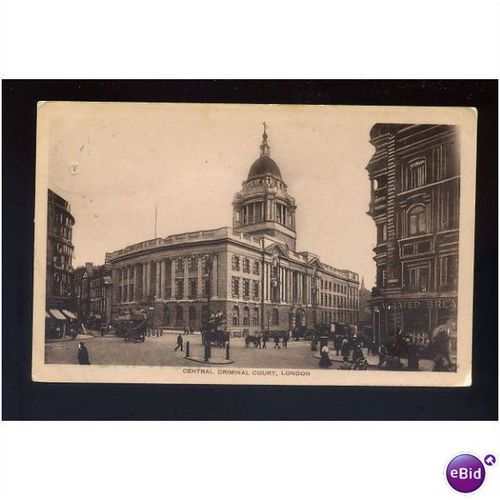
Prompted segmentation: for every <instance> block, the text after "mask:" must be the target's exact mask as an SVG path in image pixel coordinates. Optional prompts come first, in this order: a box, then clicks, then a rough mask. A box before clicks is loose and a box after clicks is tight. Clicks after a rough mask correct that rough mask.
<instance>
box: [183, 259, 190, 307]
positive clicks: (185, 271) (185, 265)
mask: <svg viewBox="0 0 500 500" xmlns="http://www.w3.org/2000/svg"><path fill="white" fill-rule="evenodd" d="M183 264H184V298H185V299H187V298H188V296H189V294H188V292H189V290H188V288H189V279H188V273H189V269H188V264H189V257H184V259H183Z"/></svg>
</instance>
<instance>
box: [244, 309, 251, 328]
mask: <svg viewBox="0 0 500 500" xmlns="http://www.w3.org/2000/svg"><path fill="white" fill-rule="evenodd" d="M243 326H250V309H248V307H247V306H245V307H244V308H243Z"/></svg>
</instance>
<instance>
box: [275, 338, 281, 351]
mask: <svg viewBox="0 0 500 500" xmlns="http://www.w3.org/2000/svg"><path fill="white" fill-rule="evenodd" d="M276 348H278V349H280V338H279V337H274V349H276Z"/></svg>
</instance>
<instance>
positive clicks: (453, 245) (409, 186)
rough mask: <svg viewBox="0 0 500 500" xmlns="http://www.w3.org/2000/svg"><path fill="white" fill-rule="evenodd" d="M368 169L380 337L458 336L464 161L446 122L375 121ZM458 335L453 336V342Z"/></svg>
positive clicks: (453, 130)
mask: <svg viewBox="0 0 500 500" xmlns="http://www.w3.org/2000/svg"><path fill="white" fill-rule="evenodd" d="M370 138H371V141H370V142H371V143H372V144H373V145H374V146H375V148H376V150H375V153H374V155H373V157H372V158H371V160H370V162H369V164H368V166H367V170H368V173H369V177H370V182H371V202H370V207H369V212H368V213H369V215H371V217H372V218H373V220H374V222H375V224H376V227H377V244H376V247H375V248H374V252H375V257H374V260H375V262H376V266H377V277H376V287H375V288H374V289H373V291H372V298H371V300H370V303H371V308H372V315H373V316H372V318H373V329H374V332H375V337H376V338H377V339H378V340H379V341H384V340H385V339H387V338H388V337H391V336H392V335H394V334H395V333H397V332H398V331H399V330H403V331H406V332H414V333H415V332H417V333H419V334H425V335H428V336H432V335H433V333H434V332H436V331H437V330H438V329H440V328H446V329H447V331H448V332H450V334H451V336H456V316H457V287H458V281H457V280H458V236H459V190H460V158H459V151H458V147H457V144H458V137H457V130H456V128H455V127H453V126H446V125H403V124H377V125H375V126H374V127H373V128H372V130H371V133H370ZM455 338H456V337H455Z"/></svg>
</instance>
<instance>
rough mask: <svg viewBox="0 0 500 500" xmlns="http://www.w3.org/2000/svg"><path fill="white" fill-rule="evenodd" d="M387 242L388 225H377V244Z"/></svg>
mask: <svg viewBox="0 0 500 500" xmlns="http://www.w3.org/2000/svg"><path fill="white" fill-rule="evenodd" d="M386 240H387V224H377V243H383V242H384V241H386Z"/></svg>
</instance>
